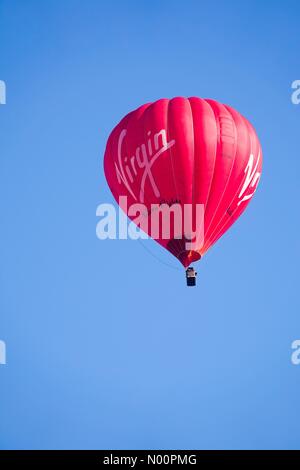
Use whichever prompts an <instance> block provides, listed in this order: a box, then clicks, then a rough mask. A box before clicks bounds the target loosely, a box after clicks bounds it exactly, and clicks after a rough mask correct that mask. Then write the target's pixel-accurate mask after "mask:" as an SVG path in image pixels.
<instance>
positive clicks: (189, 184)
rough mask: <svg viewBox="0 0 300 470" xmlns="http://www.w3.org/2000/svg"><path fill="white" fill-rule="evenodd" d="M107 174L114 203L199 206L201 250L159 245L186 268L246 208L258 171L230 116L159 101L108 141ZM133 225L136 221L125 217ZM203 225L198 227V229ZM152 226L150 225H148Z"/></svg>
mask: <svg viewBox="0 0 300 470" xmlns="http://www.w3.org/2000/svg"><path fill="white" fill-rule="evenodd" d="M104 171H105V175H106V179H107V182H108V185H109V187H110V189H111V192H112V194H113V196H114V197H115V199H116V201H117V202H119V198H120V196H127V198H128V206H130V205H131V204H136V203H142V204H144V205H145V206H146V207H147V210H148V215H147V216H149V217H150V214H151V205H152V204H158V205H162V204H168V205H171V204H172V203H176V204H180V206H182V207H183V206H184V205H186V204H191V205H192V207H195V206H196V205H197V204H202V205H203V210H204V226H203V227H200V226H196V227H195V231H197V230H200V228H201V229H202V230H203V235H204V236H203V239H202V241H201V244H200V245H199V246H196V247H193V249H187V248H186V243H185V240H184V239H181V240H179V239H176V238H173V237H172V236H170V239H165V238H162V237H159V238H158V239H157V240H156V241H158V243H160V244H161V245H162V246H163V247H164V248H166V249H167V250H169V251H170V252H171V253H172V254H173V255H174V256H176V257H177V258H178V259H179V261H180V262H181V263H182V264H183V265H184V266H185V267H187V266H189V265H190V264H191V263H192V262H193V261H196V260H198V259H200V258H201V256H203V255H204V254H205V253H206V252H207V250H208V249H209V248H210V247H211V246H212V245H213V244H214V243H215V242H216V241H217V240H218V239H219V238H220V237H221V236H222V235H223V234H224V233H225V232H226V231H227V230H228V229H229V228H230V226H231V225H232V224H233V223H234V222H235V221H236V220H237V219H238V217H239V216H240V215H241V214H242V212H243V211H244V210H245V208H246V207H247V205H248V204H249V202H250V200H251V198H252V196H253V194H254V192H255V190H256V188H257V185H258V182H259V179H260V176H261V171H262V150H261V146H260V142H259V140H258V137H257V135H256V132H255V130H254V128H253V127H252V125H251V124H250V123H249V121H247V119H245V118H244V117H243V116H242V115H241V114H240V113H238V112H237V111H235V110H234V109H233V108H231V107H229V106H227V105H223V104H221V103H218V102H217V101H214V100H210V99H201V98H197V97H192V98H182V97H177V98H173V99H170V100H169V99H161V100H158V101H155V102H153V103H147V104H145V105H143V106H141V107H139V108H138V109H136V110H135V111H132V112H131V113H129V114H127V115H126V116H125V117H124V118H123V119H122V120H121V121H120V123H119V124H118V125H117V126H116V127H115V128H114V129H113V131H112V133H111V135H110V136H109V139H108V142H107V146H106V151H105V156H104ZM129 217H131V218H132V219H134V217H132V216H130V215H129ZM199 223H201V224H203V219H201V221H200V222H199ZM149 226H150V225H149Z"/></svg>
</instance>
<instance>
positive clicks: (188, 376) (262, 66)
mask: <svg viewBox="0 0 300 470" xmlns="http://www.w3.org/2000/svg"><path fill="white" fill-rule="evenodd" d="M299 19H300V6H299V2H298V1H291V0H288V1H286V2H282V1H276V0H272V1H271V0H267V1H264V2H262V1H261V0H251V1H243V2H242V1H230V0H229V1H226V2H225V1H214V2H208V1H205V2H203V1H196V0H195V1H190V0H187V1H184V2H183V1H182V2H179V1H170V0H169V1H151V2H150V1H149V2H146V1H143V2H141V1H126V2H125V1H124V2H123V1H111V2H108V1H107V2H103V1H93V0H86V1H84V2H82V1H79V0H60V1H58V0H52V1H49V0H48V1H43V2H41V1H38V0H27V1H26V2H25V1H23V0H13V1H11V0H0V79H2V80H5V81H6V84H7V104H6V105H5V106H0V132H1V138H0V214H1V255H0V256H1V268H0V276H1V297H0V309H1V315H0V339H2V340H4V341H5V342H6V345H7V365H6V366H0V446H1V448H3V449H15V448H22V449H32V448H34V449H36V448H54V449H55V448H71V449H75V448H80V449H84V448H98V449H103V448H109V449H118V448H122V449H139V448H145V449H151V448H152V449H153V448H162V449H168V448H172V449H176V448H179V449H192V448H195V449H220V448H222V449H229V448H234V449H239V448H250V449H254V448H271V449H273V448H285V449H288V448H300V431H299V419H300V401H299V393H300V366H298V367H296V366H293V365H292V364H291V361H290V356H291V342H292V341H293V340H295V339H299V338H300V310H299V261H300V256H299V235H298V232H299V226H300V222H299V196H300V189H299V173H300V158H299V147H300V145H299V144H300V141H299V131H300V105H299V106H295V105H293V104H292V103H291V98H290V96H291V88H290V87H291V83H292V81H293V80H296V79H300V54H299ZM176 95H177V96H178V95H183V96H191V95H196V96H201V97H207V98H214V99H217V100H219V101H221V102H225V103H228V104H230V105H232V106H233V107H235V108H236V109H238V110H239V111H240V112H241V113H243V114H244V115H245V116H247V117H248V119H249V120H250V121H251V122H252V123H253V125H254V126H255V128H256V129H257V132H258V135H259V137H260V139H261V142H262V147H263V151H264V171H263V178H262V181H261V184H260V187H259V190H258V191H257V193H256V195H255V198H254V199H253V201H252V203H251V204H250V206H249V208H248V210H247V212H246V213H245V214H244V216H243V217H242V218H241V219H240V220H239V221H238V223H237V224H236V225H235V226H234V227H233V228H232V229H231V230H230V232H228V234H227V235H226V236H225V237H223V239H222V240H221V241H219V242H218V244H217V245H215V247H214V248H213V249H212V250H211V251H210V252H209V253H208V255H207V256H206V257H205V258H204V259H203V260H202V261H201V262H200V264H199V266H198V286H197V288H196V289H187V288H186V286H185V279H184V272H183V271H180V270H176V269H173V268H177V267H179V264H178V266H177V264H176V260H175V259H172V257H171V255H168V254H165V253H163V251H162V250H161V248H160V247H159V246H158V245H157V244H156V243H155V242H153V241H151V240H149V241H144V242H143V244H144V245H142V244H141V243H139V242H136V241H99V240H98V239H97V238H96V235H95V228H96V223H97V218H96V216H95V212H96V207H97V205H98V204H99V203H101V202H112V200H113V199H112V196H111V194H110V192H109V189H108V187H107V185H106V182H105V179H104V175H103V170H102V159H103V152H104V148H105V142H106V139H107V137H108V134H109V132H110V130H111V129H112V128H113V127H114V125H115V124H116V123H117V122H118V121H119V120H120V118H121V117H122V116H123V115H124V114H126V113H127V112H129V111H130V110H132V109H133V108H135V107H137V106H139V105H140V104H142V103H144V102H147V101H151V100H155V99H158V98H161V97H173V96H176ZM147 250H150V251H151V253H152V255H151V254H149V253H148V251H147ZM163 262H166V263H168V264H170V265H171V267H169V266H166V265H165V264H163ZM137 266H139V275H137V274H136V267H137Z"/></svg>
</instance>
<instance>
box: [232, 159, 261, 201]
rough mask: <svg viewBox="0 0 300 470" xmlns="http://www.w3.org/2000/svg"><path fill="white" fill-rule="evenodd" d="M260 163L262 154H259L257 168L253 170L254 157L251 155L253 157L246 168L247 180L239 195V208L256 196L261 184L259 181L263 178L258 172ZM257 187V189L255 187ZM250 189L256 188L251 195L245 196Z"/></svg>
mask: <svg viewBox="0 0 300 470" xmlns="http://www.w3.org/2000/svg"><path fill="white" fill-rule="evenodd" d="M259 161H260V152H259V154H258V157H257V162H256V165H255V168H254V169H253V165H254V155H253V154H252V153H251V155H250V157H249V161H248V164H247V166H246V168H245V173H246V179H245V182H244V185H243V187H242V189H241V192H240V194H239V202H238V206H239V205H240V204H241V203H242V202H244V201H248V199H251V198H252V196H253V195H254V193H255V191H256V189H257V185H258V182H259V179H260V176H261V174H260V172H259V171H257V168H258V164H259ZM255 185H256V187H255ZM248 188H254V190H253V192H252V193H251V194H247V195H246V196H244V194H245V192H246V191H247V189H248ZM243 196H244V197H243ZM241 198H242V199H241Z"/></svg>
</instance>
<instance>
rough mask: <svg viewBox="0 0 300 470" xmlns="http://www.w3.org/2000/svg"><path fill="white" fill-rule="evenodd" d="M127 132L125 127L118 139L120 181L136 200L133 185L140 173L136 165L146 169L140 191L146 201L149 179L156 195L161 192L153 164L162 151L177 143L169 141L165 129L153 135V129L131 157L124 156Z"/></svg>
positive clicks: (140, 198)
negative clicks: (153, 171) (145, 194)
mask: <svg viewBox="0 0 300 470" xmlns="http://www.w3.org/2000/svg"><path fill="white" fill-rule="evenodd" d="M126 134H127V130H126V129H123V130H122V131H121V133H120V135H119V140H118V164H117V163H116V162H115V169H116V175H117V180H118V183H119V184H122V183H123V184H124V186H125V187H126V188H127V190H128V192H129V193H130V194H131V196H132V197H133V198H134V200H135V201H137V199H138V198H137V195H136V194H135V193H134V191H133V189H132V185H133V183H134V181H135V179H136V177H137V175H138V172H137V168H136V166H138V168H140V169H141V170H144V172H143V174H142V178H141V186H140V193H139V200H140V202H142V203H143V202H144V193H145V184H146V181H147V180H149V183H150V185H151V187H152V190H153V193H154V195H155V196H156V197H159V196H160V192H159V189H158V187H157V185H156V183H155V180H154V177H153V173H152V166H153V164H154V163H155V161H156V160H157V159H158V158H159V157H160V156H161V154H162V153H164V152H166V151H167V150H168V149H169V148H171V147H172V146H173V145H175V139H173V140H170V141H169V142H168V140H167V133H166V130H165V129H161V130H160V131H159V132H157V133H156V134H154V135H153V136H152V135H151V134H152V133H151V131H148V133H147V135H148V137H149V138H148V140H147V142H146V143H143V144H141V145H139V146H138V147H137V148H136V150H135V153H134V155H133V156H131V157H130V158H129V157H128V156H124V157H123V156H122V150H123V147H122V145H123V142H124V139H125V136H126Z"/></svg>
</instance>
